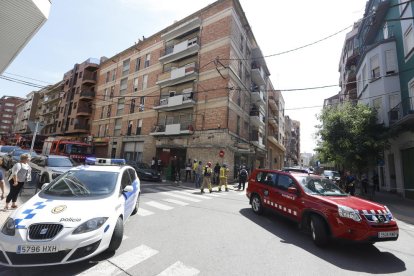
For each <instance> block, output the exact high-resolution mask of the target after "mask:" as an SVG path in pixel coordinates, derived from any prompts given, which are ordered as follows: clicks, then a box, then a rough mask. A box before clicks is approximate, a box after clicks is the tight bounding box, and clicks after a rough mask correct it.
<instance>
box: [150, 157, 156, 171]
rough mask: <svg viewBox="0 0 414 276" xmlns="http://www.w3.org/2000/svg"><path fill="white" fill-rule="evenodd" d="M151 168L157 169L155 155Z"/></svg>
mask: <svg viewBox="0 0 414 276" xmlns="http://www.w3.org/2000/svg"><path fill="white" fill-rule="evenodd" d="M151 169H153V170H155V169H156V162H155V157H153V158H152V160H151Z"/></svg>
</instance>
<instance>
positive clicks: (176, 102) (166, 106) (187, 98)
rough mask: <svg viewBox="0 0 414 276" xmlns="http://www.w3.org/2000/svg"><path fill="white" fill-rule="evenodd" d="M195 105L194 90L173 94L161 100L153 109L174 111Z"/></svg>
mask: <svg viewBox="0 0 414 276" xmlns="http://www.w3.org/2000/svg"><path fill="white" fill-rule="evenodd" d="M194 105H195V101H194V100H193V92H187V93H183V94H182V95H176V96H171V97H168V98H163V99H161V100H160V102H159V105H157V106H154V107H153V109H155V110H159V111H173V110H179V109H184V108H189V107H192V106H194Z"/></svg>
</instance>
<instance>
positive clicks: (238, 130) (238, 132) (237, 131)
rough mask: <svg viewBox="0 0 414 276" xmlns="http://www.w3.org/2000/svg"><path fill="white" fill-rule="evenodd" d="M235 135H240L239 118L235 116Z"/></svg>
mask: <svg viewBox="0 0 414 276" xmlns="http://www.w3.org/2000/svg"><path fill="white" fill-rule="evenodd" d="M236 127H237V128H236V134H237V135H240V116H237V125H236Z"/></svg>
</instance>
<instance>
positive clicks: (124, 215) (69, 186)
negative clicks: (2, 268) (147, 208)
mask: <svg viewBox="0 0 414 276" xmlns="http://www.w3.org/2000/svg"><path fill="white" fill-rule="evenodd" d="M91 162H92V163H93V165H88V164H91ZM116 163H120V165H114V164H116ZM86 164H87V165H83V166H78V167H75V168H72V169H70V170H69V171H67V172H66V173H64V174H62V175H61V176H59V177H58V178H56V179H54V180H53V181H52V182H51V183H49V184H45V185H44V187H43V189H42V190H41V191H40V192H39V193H37V194H36V195H34V196H33V197H32V198H31V199H30V200H29V201H27V202H26V203H24V204H23V205H22V206H20V207H19V208H18V209H17V210H15V211H14V212H13V213H12V214H11V215H10V216H9V218H8V219H7V220H6V222H5V223H4V224H3V226H2V228H1V232H0V265H6V266H41V265H57V264H65V263H71V262H77V261H81V260H84V259H87V258H90V257H92V256H94V255H97V254H99V253H101V252H103V251H105V250H108V251H115V250H117V249H118V248H119V246H120V245H121V242H122V237H123V229H124V224H125V222H126V221H127V219H128V218H129V216H130V215H134V214H136V213H137V211H138V206H139V196H140V181H139V178H138V177H137V175H136V172H135V170H134V169H133V168H132V167H130V166H127V165H122V164H125V161H124V160H123V159H99V158H96V159H95V158H89V159H87V160H86Z"/></svg>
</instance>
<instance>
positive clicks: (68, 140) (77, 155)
mask: <svg viewBox="0 0 414 276" xmlns="http://www.w3.org/2000/svg"><path fill="white" fill-rule="evenodd" d="M42 154H44V155H49V154H56V155H65V156H69V157H70V158H72V159H73V160H75V161H76V162H80V163H84V162H85V158H86V157H91V156H93V152H92V145H91V144H88V143H84V142H80V141H78V138H76V137H65V136H58V137H49V138H47V139H46V140H45V141H44V143H43V150H42Z"/></svg>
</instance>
